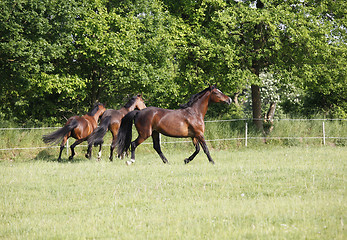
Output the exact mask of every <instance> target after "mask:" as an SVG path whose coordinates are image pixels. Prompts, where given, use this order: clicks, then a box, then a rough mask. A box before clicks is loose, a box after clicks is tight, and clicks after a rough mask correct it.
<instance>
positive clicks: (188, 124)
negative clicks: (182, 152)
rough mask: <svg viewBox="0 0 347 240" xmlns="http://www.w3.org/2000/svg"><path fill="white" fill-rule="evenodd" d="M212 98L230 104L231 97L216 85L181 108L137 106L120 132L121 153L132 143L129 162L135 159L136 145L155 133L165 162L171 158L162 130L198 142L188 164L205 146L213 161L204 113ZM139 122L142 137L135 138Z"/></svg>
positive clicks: (154, 135)
mask: <svg viewBox="0 0 347 240" xmlns="http://www.w3.org/2000/svg"><path fill="white" fill-rule="evenodd" d="M210 102H214V103H219V102H224V103H227V104H229V105H230V103H231V98H230V97H228V96H226V95H225V94H224V93H222V92H221V91H220V90H219V89H217V87H216V86H215V85H213V86H209V87H207V88H206V89H204V90H203V91H201V92H199V93H197V94H195V95H193V96H192V97H191V98H190V100H189V102H188V103H186V104H183V105H181V107H180V109H176V110H171V109H163V108H158V107H148V108H145V109H143V110H141V111H137V110H134V111H132V112H129V113H128V114H127V115H125V116H124V118H123V119H122V122H121V126H120V128H119V131H118V135H117V141H116V145H117V153H118V155H122V154H123V153H126V152H127V151H128V149H129V147H130V145H131V160H130V161H127V162H126V164H127V165H130V164H132V163H134V162H135V149H136V148H137V147H138V146H139V145H140V144H141V143H142V142H144V141H145V140H146V139H147V138H149V137H150V136H152V140H153V148H154V149H155V150H156V152H157V153H158V154H159V156H160V158H161V159H162V161H163V162H164V163H168V160H167V159H166V157H165V156H164V154H163V153H162V151H161V149H160V138H159V133H161V134H163V135H166V136H169V137H176V138H187V137H188V138H189V137H190V138H191V139H192V141H193V144H194V146H195V152H194V153H193V154H192V155H191V156H190V157H188V158H186V159H185V160H184V163H185V164H187V163H189V162H190V161H192V160H193V159H194V157H195V156H196V155H197V154H198V153H199V151H200V146H199V144H200V145H201V147H202V148H203V150H204V152H205V154H206V156H207V158H208V160H209V162H210V163H212V164H214V161H213V159H212V157H211V155H210V153H209V150H208V147H207V145H206V142H205V138H204V131H205V124H204V117H205V114H206V112H207V109H208V106H209V104H210ZM133 122H134V124H135V127H136V130H137V132H138V137H137V138H136V139H135V141H133V142H131V138H132V124H133Z"/></svg>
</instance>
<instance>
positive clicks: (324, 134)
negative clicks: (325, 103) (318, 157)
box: [323, 121, 325, 145]
mask: <svg viewBox="0 0 347 240" xmlns="http://www.w3.org/2000/svg"><path fill="white" fill-rule="evenodd" d="M323 145H325V123H324V121H323Z"/></svg>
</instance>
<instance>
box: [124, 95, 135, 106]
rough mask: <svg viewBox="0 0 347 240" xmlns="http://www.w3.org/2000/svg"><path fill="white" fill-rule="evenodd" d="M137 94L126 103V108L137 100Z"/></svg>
mask: <svg viewBox="0 0 347 240" xmlns="http://www.w3.org/2000/svg"><path fill="white" fill-rule="evenodd" d="M136 99H137V96H133V97H132V98H130V99H129V101H128V102H127V103H126V104H125V105H124V107H125V108H130V107H131V106H132V105H133V104H134V103H135V101H136Z"/></svg>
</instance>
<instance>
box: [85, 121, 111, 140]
mask: <svg viewBox="0 0 347 240" xmlns="http://www.w3.org/2000/svg"><path fill="white" fill-rule="evenodd" d="M110 122H111V116H107V117H105V118H104V119H102V120H101V122H100V125H99V126H98V127H97V128H96V129H95V130H94V131H93V133H92V134H91V135H90V136H89V137H88V145H92V144H94V146H97V145H101V144H103V143H104V140H103V138H104V136H105V134H106V132H107V130H108V126H109V125H110Z"/></svg>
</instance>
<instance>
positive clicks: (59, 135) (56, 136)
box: [42, 119, 78, 145]
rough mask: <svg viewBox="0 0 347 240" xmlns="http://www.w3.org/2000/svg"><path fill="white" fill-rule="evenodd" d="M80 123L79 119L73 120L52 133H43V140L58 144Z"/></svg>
mask: <svg viewBox="0 0 347 240" xmlns="http://www.w3.org/2000/svg"><path fill="white" fill-rule="evenodd" d="M77 125H78V121H77V120H75V119H74V120H72V121H71V122H70V123H69V124H67V125H65V126H64V127H62V128H59V129H58V130H57V131H55V132H52V133H51V134H48V135H43V136H42V140H43V142H44V143H47V144H52V145H53V144H56V143H59V142H60V141H61V140H62V139H63V138H64V136H65V135H66V134H68V133H69V132H71V131H72V130H73V129H74V128H76V127H77Z"/></svg>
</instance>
